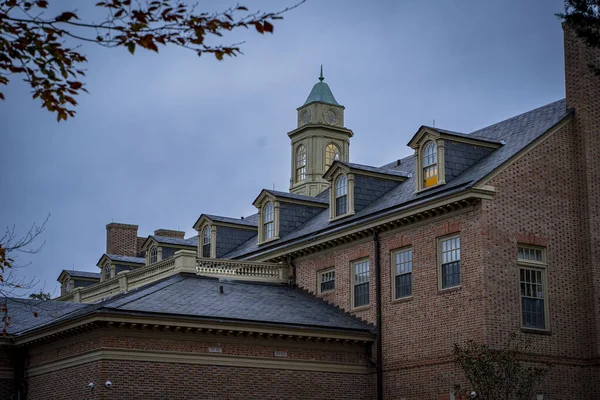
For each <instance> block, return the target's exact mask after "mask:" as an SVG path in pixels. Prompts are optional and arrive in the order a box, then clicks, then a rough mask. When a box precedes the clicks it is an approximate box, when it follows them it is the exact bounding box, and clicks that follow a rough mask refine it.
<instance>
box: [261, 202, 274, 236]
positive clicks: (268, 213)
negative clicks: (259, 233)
mask: <svg viewBox="0 0 600 400" xmlns="http://www.w3.org/2000/svg"><path fill="white" fill-rule="evenodd" d="M274 236H275V222H274V212H273V203H271V202H268V203H267V204H265V206H264V208H263V240H268V239H272V238H273V237H274Z"/></svg>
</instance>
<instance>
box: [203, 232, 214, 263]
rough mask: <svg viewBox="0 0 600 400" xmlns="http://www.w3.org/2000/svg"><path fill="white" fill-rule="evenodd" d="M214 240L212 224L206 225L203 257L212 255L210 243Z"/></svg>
mask: <svg viewBox="0 0 600 400" xmlns="http://www.w3.org/2000/svg"><path fill="white" fill-rule="evenodd" d="M211 242H212V235H211V230H210V225H206V226H205V227H204V229H203V230H202V257H204V258H209V257H210V245H211Z"/></svg>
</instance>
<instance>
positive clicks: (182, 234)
mask: <svg viewBox="0 0 600 400" xmlns="http://www.w3.org/2000/svg"><path fill="white" fill-rule="evenodd" d="M154 236H166V237H172V238H177V239H183V238H184V237H185V232H183V231H174V230H171V229H157V230H155V231H154Z"/></svg>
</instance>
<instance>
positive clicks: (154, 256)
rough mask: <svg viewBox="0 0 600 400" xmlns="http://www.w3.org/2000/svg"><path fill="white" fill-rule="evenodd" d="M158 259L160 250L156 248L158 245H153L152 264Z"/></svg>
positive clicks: (151, 251)
mask: <svg viewBox="0 0 600 400" xmlns="http://www.w3.org/2000/svg"><path fill="white" fill-rule="evenodd" d="M157 261H158V250H157V249H156V246H152V248H151V249H150V264H154V263H155V262H157Z"/></svg>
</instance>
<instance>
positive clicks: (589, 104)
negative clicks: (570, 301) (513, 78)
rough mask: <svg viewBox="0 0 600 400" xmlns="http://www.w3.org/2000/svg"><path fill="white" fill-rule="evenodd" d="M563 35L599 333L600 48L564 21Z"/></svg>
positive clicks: (598, 349)
mask: <svg viewBox="0 0 600 400" xmlns="http://www.w3.org/2000/svg"><path fill="white" fill-rule="evenodd" d="M563 30H564V35H565V86H566V94H567V107H568V108H569V109H574V110H575V114H574V116H573V131H574V138H575V142H576V144H577V146H578V148H577V153H578V161H577V165H578V167H579V168H580V174H579V175H580V176H581V183H580V188H581V189H580V192H579V193H578V195H579V198H580V199H581V205H582V210H581V216H582V225H583V226H582V229H581V238H582V240H584V241H585V242H586V245H587V247H588V249H589V250H588V252H587V254H588V257H589V260H588V262H587V263H586V264H587V265H589V267H590V274H591V279H590V280H589V282H592V283H593V293H592V294H591V296H592V298H591V299H590V300H591V301H592V302H593V307H594V309H593V311H594V312H593V315H594V316H595V319H596V320H595V325H596V335H600V179H598V177H600V156H599V155H600V76H595V75H594V73H593V72H592V71H590V68H589V67H588V65H589V64H595V65H596V66H600V49H598V48H590V47H588V46H587V45H586V43H585V42H584V41H583V40H582V39H580V38H578V37H577V35H576V34H575V32H574V30H573V29H572V28H570V27H569V26H567V25H566V24H563ZM595 350H596V352H595V355H596V356H598V355H600V337H596V349H595Z"/></svg>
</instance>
